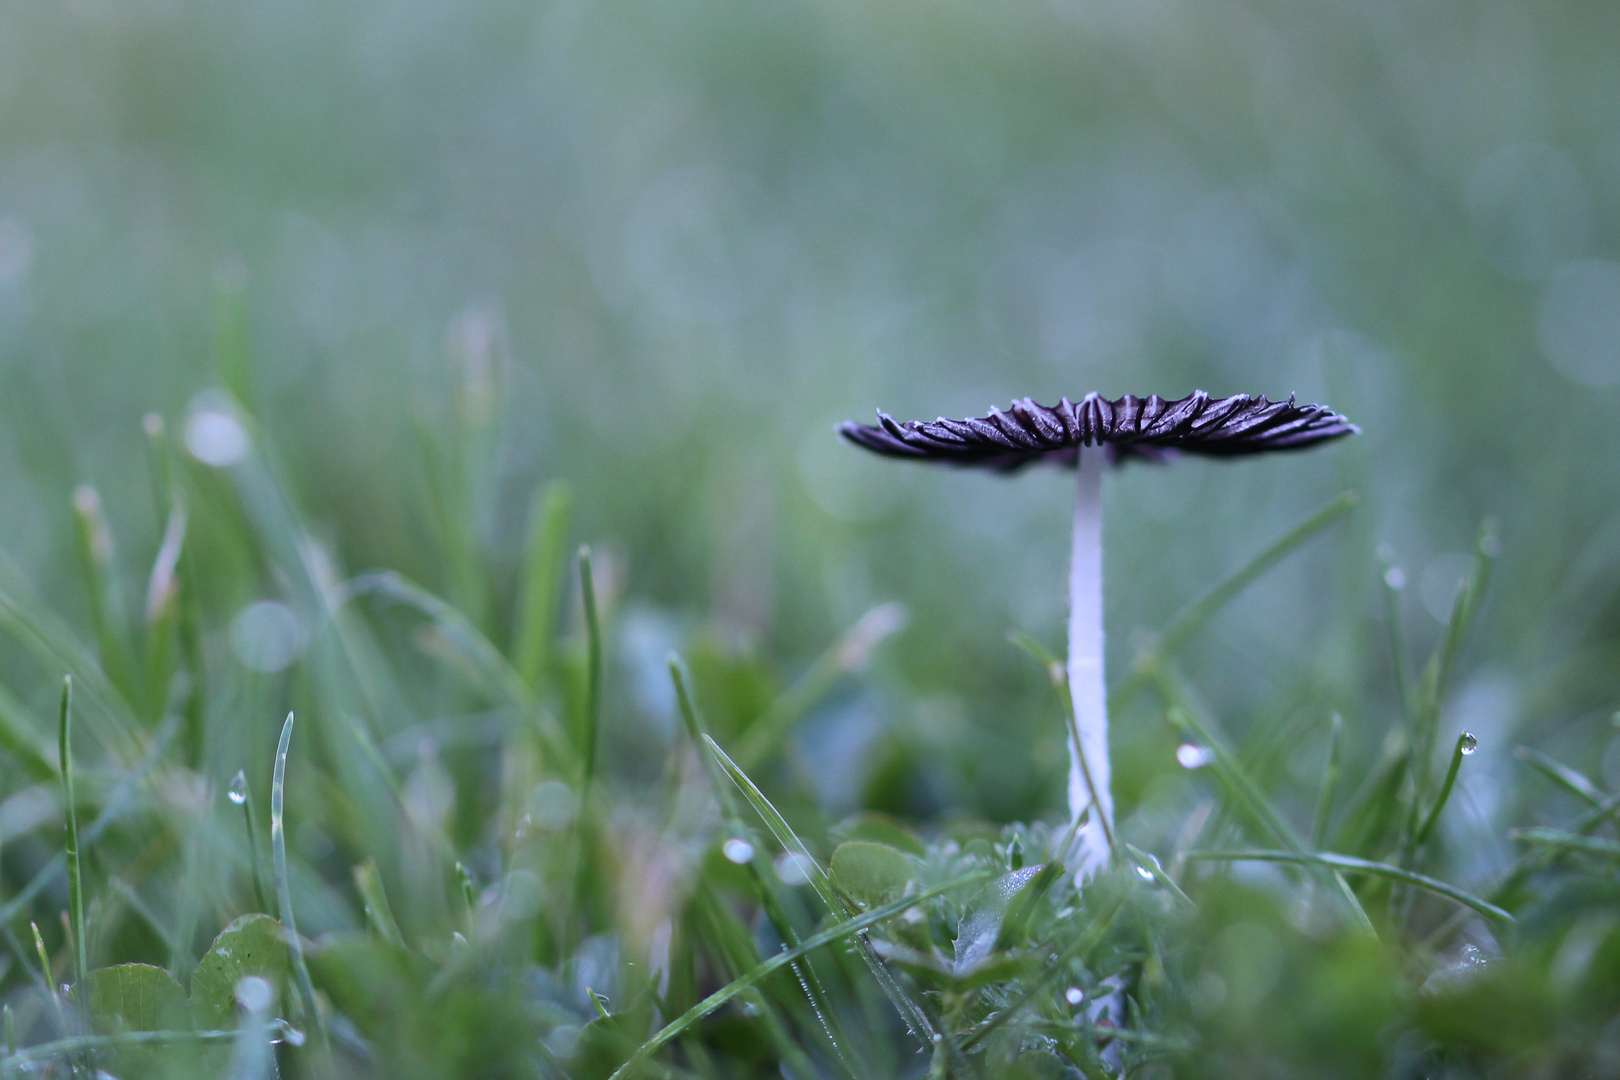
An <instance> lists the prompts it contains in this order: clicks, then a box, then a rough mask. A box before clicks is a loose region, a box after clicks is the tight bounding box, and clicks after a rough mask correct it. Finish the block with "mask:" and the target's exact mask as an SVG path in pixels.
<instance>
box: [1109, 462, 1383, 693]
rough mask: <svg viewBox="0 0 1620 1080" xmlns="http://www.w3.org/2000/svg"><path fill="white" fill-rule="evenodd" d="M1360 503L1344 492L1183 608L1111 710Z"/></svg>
mask: <svg viewBox="0 0 1620 1080" xmlns="http://www.w3.org/2000/svg"><path fill="white" fill-rule="evenodd" d="M1358 499H1359V496H1357V494H1356V493H1355V492H1354V491H1345V492H1341V493H1340V494H1338V495H1337V496H1335V497H1334V498H1333V499H1331V500H1329V501H1328V502H1327V503H1326V504H1325V505H1323V506H1322V507H1321V508H1320V509H1318V510H1316V511H1315V512H1314V513H1312V514H1310V515H1309V516H1307V517H1306V518H1305V519H1304V520H1303V521H1301V522H1300V523H1299V524H1297V525H1295V526H1294V527H1293V528H1292V529H1290V530H1288V531H1287V532H1286V533H1284V534H1283V535H1282V536H1280V537H1278V538H1277V539H1276V540H1275V541H1273V542H1272V543H1271V544H1270V545H1268V546H1267V547H1266V548H1264V549H1263V550H1262V551H1260V553H1259V554H1257V555H1255V556H1254V557H1253V558H1252V559H1250V560H1249V561H1248V562H1246V563H1244V564H1243V565H1242V566H1240V567H1238V568H1237V569H1236V570H1234V571H1233V572H1232V573H1231V574H1228V575H1227V576H1226V577H1225V578H1223V579H1222V580H1220V581H1218V582H1216V583H1215V584H1214V585H1212V586H1210V587H1209V588H1208V589H1206V590H1204V592H1203V593H1202V594H1201V595H1199V596H1198V597H1197V598H1195V599H1194V600H1193V601H1192V602H1190V603H1189V604H1188V605H1187V606H1186V607H1184V608H1182V609H1181V611H1179V612H1178V613H1177V614H1176V615H1175V616H1174V617H1172V618H1171V620H1170V621H1169V622H1168V623H1166V624H1165V626H1164V629H1162V630H1160V631H1159V634H1158V640H1157V641H1156V642H1155V643H1154V644H1153V646H1152V647H1151V648H1150V649H1149V650H1148V651H1147V652H1146V653H1144V654H1143V655H1142V657H1140V658H1139V659H1138V661H1137V663H1136V664H1135V665H1133V666H1132V668H1131V670H1130V672H1129V673H1127V674H1126V676H1125V677H1124V678H1123V679H1122V680H1121V681H1120V683H1119V685H1118V686H1116V687H1115V688H1114V690H1113V691H1112V692H1111V693H1110V694H1109V701H1110V703H1111V707H1112V708H1123V707H1124V706H1125V705H1126V703H1128V702H1129V701H1130V700H1131V699H1133V698H1134V697H1135V696H1136V695H1137V694H1138V693H1140V692H1141V691H1142V690H1143V689H1145V688H1146V687H1147V685H1148V684H1149V682H1150V681H1151V679H1150V678H1149V671H1148V670H1147V669H1148V668H1149V667H1151V666H1152V665H1153V664H1154V663H1156V662H1157V661H1158V660H1159V659H1161V658H1164V657H1167V656H1170V655H1171V654H1172V653H1174V652H1175V651H1176V650H1177V649H1178V648H1180V647H1181V645H1182V644H1183V643H1185V642H1186V640H1187V639H1188V638H1190V637H1191V636H1192V635H1193V634H1194V633H1196V632H1197V631H1198V629H1199V628H1200V627H1202V626H1203V625H1204V623H1206V622H1208V621H1209V620H1210V619H1211V618H1212V617H1213V616H1214V615H1215V614H1216V612H1218V611H1220V610H1221V608H1223V607H1225V606H1226V605H1227V604H1228V603H1230V602H1231V601H1232V599H1233V598H1235V597H1236V596H1237V595H1238V594H1239V593H1241V592H1242V591H1243V590H1244V589H1246V588H1248V587H1249V586H1250V585H1252V584H1253V583H1254V582H1255V581H1256V580H1258V579H1259V578H1260V577H1261V576H1262V575H1263V574H1265V572H1266V571H1267V570H1270V569H1271V568H1272V567H1273V566H1275V565H1276V564H1277V563H1279V562H1281V561H1282V560H1283V558H1284V557H1286V556H1287V555H1288V554H1289V553H1290V552H1292V551H1293V550H1294V549H1295V548H1297V547H1299V546H1300V545H1301V544H1303V543H1304V542H1305V541H1307V540H1309V539H1310V538H1311V537H1313V536H1315V535H1316V534H1317V533H1318V532H1321V531H1322V530H1323V529H1325V528H1327V527H1328V526H1329V525H1331V524H1333V523H1334V522H1335V521H1337V520H1338V519H1339V518H1341V517H1343V516H1344V515H1345V514H1348V513H1349V512H1350V511H1351V510H1353V509H1355V506H1356V503H1357V501H1358Z"/></svg>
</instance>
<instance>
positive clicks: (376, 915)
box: [353, 859, 460, 949]
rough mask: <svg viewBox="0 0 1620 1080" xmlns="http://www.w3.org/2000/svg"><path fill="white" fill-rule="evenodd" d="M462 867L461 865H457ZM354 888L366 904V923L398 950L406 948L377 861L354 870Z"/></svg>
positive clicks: (373, 860)
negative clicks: (384, 888)
mask: <svg viewBox="0 0 1620 1080" xmlns="http://www.w3.org/2000/svg"><path fill="white" fill-rule="evenodd" d="M457 865H458V866H459V865H460V864H459V863H458V864H457ZM353 873H354V887H355V890H356V891H357V892H358V893H359V894H360V900H361V902H362V903H364V904H365V908H366V922H367V923H368V924H369V925H370V926H371V928H372V930H374V931H376V933H377V936H378V937H380V938H382V939H383V940H384V941H386V942H388V944H390V945H393V946H395V947H396V948H400V949H403V948H404V947H405V935H404V934H401V933H400V932H399V923H397V922H395V921H394V909H393V908H391V907H389V905H388V894H387V893H386V892H385V891H383V883H382V875H381V874H380V873H378V871H377V860H376V859H367V860H366V861H365V862H363V863H360V864H359V865H357V866H356V867H355V868H354V871H353Z"/></svg>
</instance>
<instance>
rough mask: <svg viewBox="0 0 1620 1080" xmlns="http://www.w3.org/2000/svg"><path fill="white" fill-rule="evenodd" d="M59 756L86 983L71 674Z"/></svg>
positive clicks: (79, 971) (71, 906) (77, 980)
mask: <svg viewBox="0 0 1620 1080" xmlns="http://www.w3.org/2000/svg"><path fill="white" fill-rule="evenodd" d="M58 730H59V733H60V734H59V735H58V746H59V750H58V756H59V758H60V760H61V762H62V816H63V817H64V818H66V819H67V846H66V848H65V849H64V853H65V855H66V857H67V880H68V912H69V916H70V918H71V919H72V924H73V985H74V986H78V987H83V986H84V985H85V982H84V976H85V973H86V972H88V971H89V970H90V960H89V949H88V945H87V943H86V941H85V936H84V879H83V875H82V873H81V870H80V866H79V808H78V802H77V800H76V799H75V798H74V793H73V676H71V675H67V676H64V677H63V679H62V714H61V724H60V726H59V728H58Z"/></svg>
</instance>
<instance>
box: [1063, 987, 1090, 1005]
mask: <svg viewBox="0 0 1620 1080" xmlns="http://www.w3.org/2000/svg"><path fill="white" fill-rule="evenodd" d="M1063 1000H1064V1001H1067V1002H1068V1003H1069V1004H1070V1005H1078V1004H1080V1003H1081V1002H1082V1001H1084V1000H1086V993H1085V991H1084V990H1081V989H1080V988H1079V987H1078V986H1071V987H1069V988H1068V989H1067V990H1065V991H1063Z"/></svg>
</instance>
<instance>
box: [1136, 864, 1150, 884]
mask: <svg viewBox="0 0 1620 1080" xmlns="http://www.w3.org/2000/svg"><path fill="white" fill-rule="evenodd" d="M1136 876H1137V877H1139V878H1141V879H1142V880H1143V881H1152V880H1153V871H1151V870H1149V869H1148V868H1147V867H1145V866H1138V867H1137V868H1136Z"/></svg>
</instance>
